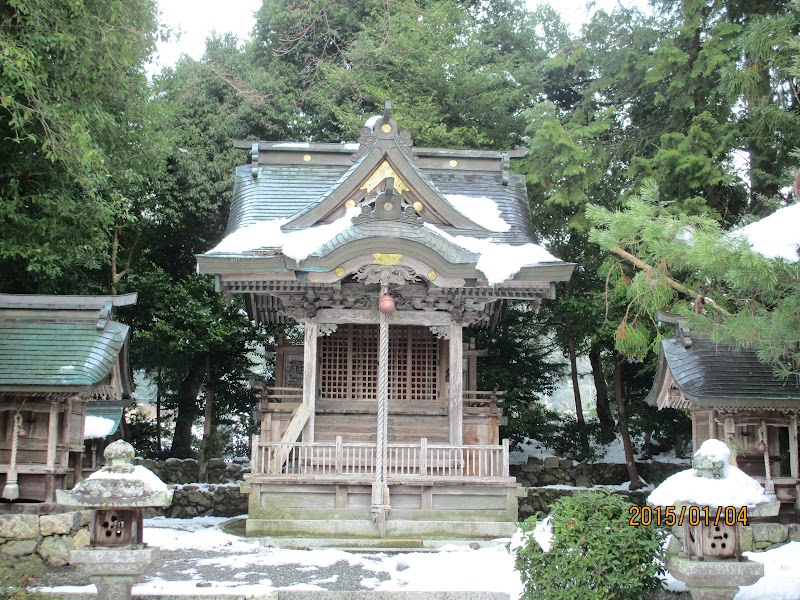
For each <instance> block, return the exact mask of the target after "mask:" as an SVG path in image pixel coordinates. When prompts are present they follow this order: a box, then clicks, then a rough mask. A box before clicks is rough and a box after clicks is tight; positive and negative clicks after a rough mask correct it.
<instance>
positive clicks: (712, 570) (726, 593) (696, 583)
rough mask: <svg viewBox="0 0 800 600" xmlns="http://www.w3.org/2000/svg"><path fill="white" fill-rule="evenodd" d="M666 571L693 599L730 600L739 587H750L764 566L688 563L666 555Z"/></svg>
mask: <svg viewBox="0 0 800 600" xmlns="http://www.w3.org/2000/svg"><path fill="white" fill-rule="evenodd" d="M666 567H667V570H668V571H669V572H670V573H671V574H672V576H673V577H675V579H679V580H680V581H683V582H684V583H685V584H686V587H688V588H689V592H690V593H691V594H692V598H693V600H732V599H733V597H734V596H735V595H736V594H737V593H738V592H739V586H746V585H753V584H754V583H755V582H756V581H758V580H759V579H761V577H763V575H764V565H762V564H761V563H758V562H755V561H751V560H746V559H745V560H741V561H734V560H719V561H710V560H707V561H702V560H690V559H688V558H685V557H683V556H670V557H668V558H667V560H666Z"/></svg>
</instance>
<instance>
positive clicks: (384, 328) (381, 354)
mask: <svg viewBox="0 0 800 600" xmlns="http://www.w3.org/2000/svg"><path fill="white" fill-rule="evenodd" d="M382 287H383V289H382V293H384V294H385V293H387V286H385V285H384V286H382ZM378 314H379V315H380V337H379V343H378V427H377V432H376V434H377V435H376V441H377V456H376V457H375V485H374V487H373V493H372V517H373V519H374V520H375V522H376V523H377V525H378V527H379V528H380V531H381V537H384V536H385V534H386V513H387V512H388V510H389V505H388V495H389V489H388V484H387V481H388V465H387V443H388V438H389V436H388V432H387V427H388V417H389V315H388V314H385V313H383V312H380V311H379V313H378Z"/></svg>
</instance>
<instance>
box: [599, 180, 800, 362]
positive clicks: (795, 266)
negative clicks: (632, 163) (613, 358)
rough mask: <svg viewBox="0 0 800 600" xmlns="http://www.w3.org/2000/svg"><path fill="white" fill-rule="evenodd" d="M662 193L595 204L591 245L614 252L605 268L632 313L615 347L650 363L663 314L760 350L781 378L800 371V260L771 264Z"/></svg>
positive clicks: (648, 190) (650, 190) (648, 191)
mask: <svg viewBox="0 0 800 600" xmlns="http://www.w3.org/2000/svg"><path fill="white" fill-rule="evenodd" d="M657 200H658V189H657V187H656V186H655V185H652V184H651V185H647V186H645V187H644V189H643V191H642V194H641V195H640V196H639V197H634V198H632V199H631V200H630V201H629V202H628V204H627V206H626V210H623V211H610V210H608V209H605V208H603V207H599V206H594V205H590V206H589V207H587V217H588V218H589V219H590V221H591V222H592V224H593V225H594V228H593V229H592V231H591V234H590V237H591V239H592V240H593V241H595V242H596V243H598V244H599V245H600V246H601V247H603V248H604V249H605V250H607V251H609V252H610V253H611V255H612V256H611V257H610V258H609V259H608V261H607V264H606V269H607V270H608V272H609V278H610V279H609V281H610V285H611V286H612V288H613V289H614V290H615V291H616V292H617V293H618V294H620V295H624V298H625V299H626V302H627V308H626V311H625V314H624V315H623V317H622V320H621V321H620V323H619V326H618V327H617V331H616V346H617V348H618V349H619V351H620V352H622V353H624V354H625V355H627V356H633V357H639V358H641V357H643V356H644V355H645V354H646V353H647V352H648V351H649V350H651V349H654V348H656V347H657V342H658V341H659V340H660V339H661V336H662V332H661V330H660V329H659V328H658V326H657V324H656V323H655V314H656V312H657V311H658V310H661V309H669V310H672V311H675V312H679V313H681V314H683V315H685V316H686V317H687V319H688V320H689V323H690V325H691V327H692V328H693V329H694V330H695V331H697V332H698V334H699V335H703V336H708V337H710V338H711V339H712V340H714V341H717V342H722V343H726V344H730V345H732V346H734V347H737V348H746V349H749V350H753V351H755V352H756V353H757V354H758V357H759V359H760V360H762V361H763V362H765V363H767V364H771V365H773V366H774V367H775V370H776V373H777V374H779V375H780V376H782V377H787V376H789V375H797V374H798V373H800V351H799V350H798V347H797V340H798V339H800V321H798V319H797V315H798V314H800V262H787V261H785V260H783V259H770V258H766V257H764V256H762V255H761V254H759V253H758V252H756V251H754V250H753V249H752V248H751V247H750V245H749V244H748V242H747V241H746V240H745V239H742V238H741V237H740V236H736V235H730V234H728V233H726V232H724V231H723V230H722V229H721V228H720V227H719V225H718V224H717V223H716V222H715V221H714V220H712V219H710V218H708V217H705V216H690V215H686V214H681V213H679V214H671V213H670V212H668V210H667V209H666V207H665V206H663V205H661V204H659V203H658V202H657Z"/></svg>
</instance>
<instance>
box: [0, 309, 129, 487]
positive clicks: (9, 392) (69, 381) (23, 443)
mask: <svg viewBox="0 0 800 600" xmlns="http://www.w3.org/2000/svg"><path fill="white" fill-rule="evenodd" d="M136 296H137V295H136V294H127V295H122V296H35V295H14V294H0V495H1V496H2V498H3V499H4V500H22V501H44V502H52V501H53V500H54V499H55V491H56V490H57V489H66V488H69V487H71V486H73V485H74V484H75V483H76V482H78V481H80V479H81V477H82V476H83V475H84V472H83V468H84V452H85V446H84V442H85V440H84V431H85V427H89V428H90V430H91V431H90V434H89V435H90V436H91V437H93V438H99V439H103V438H105V437H106V436H108V435H110V434H112V433H113V431H114V430H116V428H117V427H118V425H119V419H117V418H116V414H117V413H119V415H120V416H121V412H122V406H121V399H122V398H126V397H129V396H130V394H131V391H132V389H133V384H132V380H131V376H130V368H129V364H128V347H129V341H130V328H129V327H128V326H127V325H124V324H122V323H118V322H116V321H114V320H113V318H114V311H115V309H116V307H118V306H127V305H130V304H134V303H135V302H136ZM95 404H96V405H97V406H96V407H95V406H94V405H95ZM87 415H89V417H88V419H89V423H88V424H87ZM101 415H104V416H101ZM92 419H94V420H92ZM95 444H97V442H95ZM93 462H94V459H92V458H91V457H90V465H91V467H92V470H93V469H94V468H96V465H94V464H93Z"/></svg>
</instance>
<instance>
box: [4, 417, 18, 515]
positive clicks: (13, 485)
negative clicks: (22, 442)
mask: <svg viewBox="0 0 800 600" xmlns="http://www.w3.org/2000/svg"><path fill="white" fill-rule="evenodd" d="M20 429H22V414H21V413H19V412H17V414H15V415H14V428H13V431H12V433H11V462H10V464H9V469H8V477H7V478H6V485H5V487H4V488H3V498H5V499H6V500H16V499H17V498H19V485H18V483H17V448H18V447H19V430H20Z"/></svg>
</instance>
